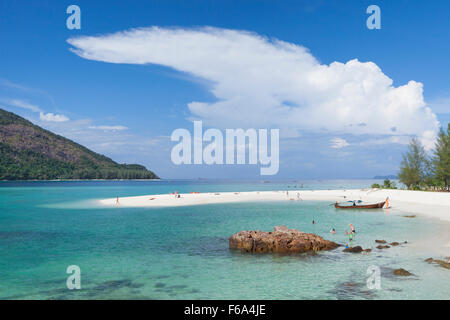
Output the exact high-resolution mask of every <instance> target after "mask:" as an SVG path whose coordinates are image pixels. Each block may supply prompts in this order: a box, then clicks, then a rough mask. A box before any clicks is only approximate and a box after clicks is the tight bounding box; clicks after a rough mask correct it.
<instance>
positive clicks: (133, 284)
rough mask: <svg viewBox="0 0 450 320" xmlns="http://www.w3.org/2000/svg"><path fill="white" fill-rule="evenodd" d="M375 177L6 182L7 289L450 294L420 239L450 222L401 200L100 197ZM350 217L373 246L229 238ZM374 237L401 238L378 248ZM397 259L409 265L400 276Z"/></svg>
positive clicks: (1, 265)
mask: <svg viewBox="0 0 450 320" xmlns="http://www.w3.org/2000/svg"><path fill="white" fill-rule="evenodd" d="M375 182H378V183H380V181H379V180H289V181H234V180H161V181H29V182H0V299H12V300H15V299H19V300H21V299H170V300H171V299H283V300H284V299H449V298H450V290H449V288H450V270H448V269H444V268H442V267H440V266H439V265H437V264H435V263H428V262H425V259H427V258H429V257H433V258H442V257H441V256H436V253H435V252H434V251H433V250H432V249H433V248H432V247H433V246H431V247H430V246H423V245H420V244H421V243H423V242H424V241H427V243H435V245H436V246H439V245H442V244H441V243H439V239H440V237H439V236H440V235H442V232H448V230H449V228H448V222H444V221H441V220H437V219H433V218H429V217H424V216H422V215H420V212H417V213H411V212H408V213H406V212H401V211H398V210H397V209H395V202H393V203H392V208H391V209H388V210H383V209H381V210H338V209H335V208H334V207H333V206H332V205H330V202H327V201H287V200H286V201H273V202H242V203H230V204H210V205H198V206H186V207H174V208H167V207H166V208H121V207H105V206H101V205H99V202H98V201H97V200H99V199H104V198H113V197H117V196H118V197H126V196H138V195H150V194H168V193H170V192H175V191H178V192H179V193H189V192H226V191H234V192H239V191H263V190H284V191H287V190H289V191H294V190H296V192H300V194H301V191H302V190H316V189H324V190H326V189H355V188H368V187H370V185H371V184H372V183H375ZM414 214H416V217H415V218H408V217H405V215H414ZM313 220H314V222H315V223H314V224H313V223H312V221H313ZM350 223H352V224H353V225H354V226H355V227H356V236H355V238H354V240H353V241H352V243H351V244H350V245H352V246H356V245H360V246H362V247H363V248H371V249H372V252H370V253H364V254H361V253H358V254H355V253H346V252H343V248H344V247H340V248H338V249H336V250H332V251H326V252H319V253H318V254H316V255H311V254H295V255H280V254H249V253H242V252H239V251H235V250H230V249H229V246H228V238H229V237H230V236H231V235H232V234H234V233H236V232H238V231H241V230H261V231H271V230H273V227H274V226H278V225H285V226H287V227H288V228H295V229H299V230H301V231H305V232H311V233H315V234H318V235H320V236H322V237H324V238H326V239H329V240H332V241H335V242H337V243H339V244H342V245H343V246H345V245H346V244H348V241H349V239H348V236H347V235H346V231H349V230H350V229H349V224H350ZM332 228H334V229H335V230H336V234H331V233H330V230H331V229H332ZM376 239H382V240H386V241H387V242H393V241H396V242H399V243H402V244H401V245H398V246H391V247H390V248H388V249H377V248H376V246H377V245H378V244H377V243H376V242H375V240H376ZM405 241H406V242H407V243H403V242H405ZM448 255H449V256H450V252H449V254H448ZM74 266H75V268H76V270H77V271H76V272H75V273H74V271H73V270H74ZM398 268H403V269H405V270H407V271H409V272H410V273H411V275H410V276H407V277H402V276H395V275H394V274H393V270H395V269H398ZM78 271H79V273H78ZM74 276H76V277H77V278H76V279H77V280H76V281H78V282H76V281H75V280H74ZM74 281H75V282H74ZM74 283H77V284H79V286H78V285H77V286H76V287H75V288H74ZM78 288H79V289H78Z"/></svg>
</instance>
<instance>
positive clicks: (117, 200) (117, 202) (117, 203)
mask: <svg viewBox="0 0 450 320" xmlns="http://www.w3.org/2000/svg"><path fill="white" fill-rule="evenodd" d="M118 205H119V197H117V198H116V206H118Z"/></svg>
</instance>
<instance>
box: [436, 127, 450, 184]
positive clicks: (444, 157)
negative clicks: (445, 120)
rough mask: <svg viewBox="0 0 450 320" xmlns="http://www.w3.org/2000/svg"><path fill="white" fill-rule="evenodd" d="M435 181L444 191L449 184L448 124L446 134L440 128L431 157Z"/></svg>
mask: <svg viewBox="0 0 450 320" xmlns="http://www.w3.org/2000/svg"><path fill="white" fill-rule="evenodd" d="M433 165H434V168H433V169H434V170H433V171H434V175H435V180H437V181H438V182H439V184H440V185H441V186H442V187H443V188H444V189H445V190H448V189H449V184H450V123H449V124H448V127H447V133H446V132H445V131H444V130H443V129H442V128H441V130H440V131H439V135H438V138H437V140H436V148H435V150H434V157H433Z"/></svg>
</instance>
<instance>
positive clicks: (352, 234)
mask: <svg viewBox="0 0 450 320" xmlns="http://www.w3.org/2000/svg"><path fill="white" fill-rule="evenodd" d="M314 223H315V222H314V220H313V224H314ZM349 226H350V232H348V231H347V230H345V234H346V235H347V236H348V241H349V242H348V243H347V244H346V247H347V248H348V246H349V244H351V243H352V241H353V239H354V238H355V235H356V229H355V227H354V226H353V224H351V223H350V224H349ZM330 233H331V234H336V230H335V229H334V228H332V229H331V230H330Z"/></svg>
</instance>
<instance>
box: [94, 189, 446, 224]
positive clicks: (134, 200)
mask: <svg viewBox="0 0 450 320" xmlns="http://www.w3.org/2000/svg"><path fill="white" fill-rule="evenodd" d="M297 194H298V195H299V197H300V199H301V200H320V201H330V203H331V202H335V201H339V202H341V201H346V200H362V201H364V202H371V203H372V202H380V201H384V200H385V199H386V197H389V199H390V204H391V207H392V208H394V209H398V210H400V211H404V212H411V213H413V214H418V215H426V216H429V217H433V218H438V219H441V220H445V221H450V193H445V192H423V191H410V190H380V189H352V190H290V191H289V196H288V195H287V194H286V190H280V191H249V192H216V193H214V192H208V193H196V194H193V193H188V194H180V196H181V197H180V198H176V197H175V196H174V195H169V194H157V195H147V196H137V197H123V198H119V204H118V205H117V204H116V198H110V199H102V200H99V202H100V204H101V205H104V206H120V207H179V206H192V205H202V204H216V203H235V202H258V201H298V200H297V199H298V195H297Z"/></svg>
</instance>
